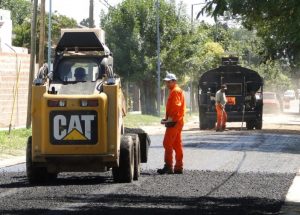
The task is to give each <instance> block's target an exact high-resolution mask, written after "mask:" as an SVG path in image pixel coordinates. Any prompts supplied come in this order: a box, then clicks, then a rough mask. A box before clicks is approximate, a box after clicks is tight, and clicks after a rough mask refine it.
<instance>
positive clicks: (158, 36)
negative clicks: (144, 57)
mask: <svg viewBox="0 0 300 215" xmlns="http://www.w3.org/2000/svg"><path fill="white" fill-rule="evenodd" d="M156 32H157V37H156V38H157V98H156V99H157V115H158V116H160V32H159V0H157V1H156Z"/></svg>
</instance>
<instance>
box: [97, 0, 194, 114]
mask: <svg viewBox="0 0 300 215" xmlns="http://www.w3.org/2000/svg"><path fill="white" fill-rule="evenodd" d="M155 3H156V0H143V1H140V0H131V1H129V0H125V1H123V2H122V3H121V4H119V5H118V6H117V7H116V8H115V9H111V10H109V13H108V14H107V15H106V16H104V17H103V18H102V20H101V23H102V24H101V26H103V27H104V30H105V31H106V35H107V36H106V38H107V43H108V46H109V47H110V49H111V50H112V51H113V54H114V62H115V64H114V65H115V70H116V71H117V72H118V74H120V75H121V76H122V77H124V78H125V79H126V80H129V79H130V80H131V81H136V84H137V85H138V86H139V87H140V89H141V95H142V97H141V103H142V112H143V113H144V114H155V113H156V110H157V106H156V104H157V102H156V86H157V84H156V83H157V79H156V77H157V74H156V62H157V51H156V5H155ZM180 14H183V13H180V12H179V11H178V10H177V9H176V5H175V2H174V1H171V2H166V1H163V0H161V1H160V8H159V15H160V36H161V52H162V53H167V54H162V56H161V62H162V65H161V66H162V70H164V71H172V72H174V73H176V74H177V75H178V76H179V77H183V74H184V72H183V71H184V70H183V69H184V68H183V65H180V67H176V65H178V63H177V64H176V65H170V64H169V63H168V62H169V58H170V55H168V53H170V52H169V49H170V48H171V47H172V42H173V41H174V40H175V38H176V37H178V36H180V35H182V34H187V33H188V32H187V28H186V22H185V20H184V19H183V18H182V17H181V15H180ZM170 54H173V53H170ZM166 56H167V57H168V58H167V57H166ZM174 56H175V55H174ZM180 59H182V57H179V59H178V60H180ZM174 61H175V60H173V61H172V62H174ZM162 74H164V73H162Z"/></svg>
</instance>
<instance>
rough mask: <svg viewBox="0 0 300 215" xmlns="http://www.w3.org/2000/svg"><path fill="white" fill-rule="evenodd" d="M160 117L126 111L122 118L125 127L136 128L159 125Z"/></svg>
mask: <svg viewBox="0 0 300 215" xmlns="http://www.w3.org/2000/svg"><path fill="white" fill-rule="evenodd" d="M160 120H161V117H158V116H152V115H143V114H133V113H127V115H126V117H125V118H124V124H125V127H129V128H138V127H140V126H146V125H160Z"/></svg>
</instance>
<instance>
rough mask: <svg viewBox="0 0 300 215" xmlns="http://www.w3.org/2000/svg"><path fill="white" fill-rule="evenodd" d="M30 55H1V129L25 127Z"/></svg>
mask: <svg viewBox="0 0 300 215" xmlns="http://www.w3.org/2000/svg"><path fill="white" fill-rule="evenodd" d="M29 66H30V55H29V54H18V55H17V56H16V54H15V53H0V128H8V127H9V125H10V124H11V125H12V128H14V127H25V126H26V117H27V97H28V80H29Z"/></svg>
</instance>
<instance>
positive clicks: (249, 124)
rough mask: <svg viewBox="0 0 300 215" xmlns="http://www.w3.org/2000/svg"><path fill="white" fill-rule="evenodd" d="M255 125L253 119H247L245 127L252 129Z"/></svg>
mask: <svg viewBox="0 0 300 215" xmlns="http://www.w3.org/2000/svg"><path fill="white" fill-rule="evenodd" d="M254 126H255V122H254V121H253V120H250V121H247V122H246V127H247V129H248V130H253V129H254Z"/></svg>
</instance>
